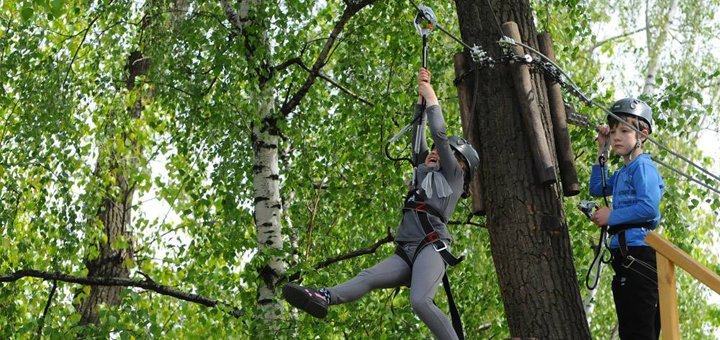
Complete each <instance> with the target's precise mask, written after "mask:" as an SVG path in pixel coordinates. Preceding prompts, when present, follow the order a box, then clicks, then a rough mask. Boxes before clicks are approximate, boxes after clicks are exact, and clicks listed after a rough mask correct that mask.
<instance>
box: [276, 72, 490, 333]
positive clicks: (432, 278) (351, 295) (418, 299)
mask: <svg viewBox="0 0 720 340" xmlns="http://www.w3.org/2000/svg"><path fill="white" fill-rule="evenodd" d="M430 76H431V75H430V72H429V71H428V70H427V69H425V68H421V69H420V70H419V72H418V78H417V80H418V94H419V99H418V105H416V106H415V119H414V121H413V137H412V138H413V139H412V150H413V155H412V161H413V166H414V175H413V181H412V182H411V183H410V192H409V193H408V195H407V196H406V199H405V205H404V207H403V217H402V221H401V222H400V226H399V227H398V230H397V234H396V236H395V242H396V243H397V248H396V251H395V254H394V255H392V256H390V257H388V258H386V259H385V260H384V261H382V262H380V263H378V264H376V265H375V266H373V267H371V268H368V269H365V270H363V271H362V272H360V273H359V274H358V275H357V276H356V277H355V278H353V279H351V280H349V281H347V282H344V283H341V284H339V285H336V286H334V287H330V288H321V289H318V290H316V289H313V288H309V287H303V286H300V285H297V284H293V283H289V284H287V285H286V286H285V287H284V288H283V296H284V297H285V299H286V300H287V301H288V303H290V304H291V305H293V306H295V307H297V308H299V309H302V310H304V311H306V312H308V313H309V314H310V315H312V316H315V317H318V318H323V317H325V315H326V314H327V308H328V306H329V305H337V304H341V303H347V302H351V301H354V300H357V299H359V298H360V297H362V296H363V295H365V294H367V293H369V292H370V291H371V290H374V289H379V288H396V287H400V286H403V285H405V286H410V304H411V305H412V308H413V311H415V313H416V314H417V316H418V317H419V318H420V320H422V321H423V322H424V323H425V324H426V325H427V326H428V327H429V328H430V331H431V332H432V333H433V335H434V336H435V337H437V338H438V339H459V338H463V333H462V325H461V324H460V320H459V315H458V314H457V311H456V309H455V308H453V307H454V302H450V303H451V314H453V315H452V316H453V323H452V324H451V322H450V321H449V320H448V318H447V316H445V314H444V313H443V312H442V311H441V310H440V309H439V308H438V307H437V306H436V305H435V303H434V302H433V298H434V296H435V293H436V292H437V289H438V287H439V285H440V282H441V280H443V281H444V282H445V284H444V286H445V289H446V292H448V289H449V283H448V282H447V276H446V275H445V270H446V267H447V265H454V264H456V263H458V262H459V260H458V259H456V258H455V257H453V256H452V255H451V254H450V252H449V250H450V248H449V246H450V242H451V236H450V232H449V231H448V228H447V226H446V223H447V221H448V218H449V217H450V216H451V215H452V213H453V211H454V210H455V206H456V204H457V202H458V200H459V199H460V197H461V196H463V194H464V193H465V194H466V193H467V192H468V186H469V183H470V179H471V178H472V175H473V171H474V170H475V169H476V168H477V165H478V163H479V162H480V159H479V157H478V154H477V152H476V151H475V149H474V148H473V147H472V146H471V145H470V144H469V143H468V142H466V141H465V140H464V139H462V138H459V137H454V136H451V137H448V136H447V134H446V126H445V120H444V118H443V115H442V111H441V110H440V105H439V103H438V99H437V96H436V95H435V91H434V90H433V88H432V86H431V85H430ZM423 98H424V100H425V101H426V103H425V104H426V105H423V104H421V103H423ZM426 120H427V123H428V124H429V127H430V133H431V135H432V139H433V142H434V146H433V149H432V150H428V147H427V141H426V138H425V124H426ZM448 301H452V296H451V295H450V294H449V295H448ZM453 310H454V312H453Z"/></svg>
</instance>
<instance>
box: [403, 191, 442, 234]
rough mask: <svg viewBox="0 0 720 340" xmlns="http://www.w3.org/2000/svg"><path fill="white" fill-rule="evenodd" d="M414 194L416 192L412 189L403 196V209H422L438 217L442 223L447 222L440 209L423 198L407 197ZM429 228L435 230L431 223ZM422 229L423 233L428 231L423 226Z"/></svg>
mask: <svg viewBox="0 0 720 340" xmlns="http://www.w3.org/2000/svg"><path fill="white" fill-rule="evenodd" d="M415 194H416V192H415V191H414V190H413V191H411V192H409V193H408V196H407V197H406V198H405V205H404V206H403V210H415V211H424V212H426V213H428V214H430V215H433V216H435V217H437V218H439V219H440V220H441V221H442V223H447V219H446V218H445V216H443V214H442V213H441V212H440V211H438V210H437V209H435V208H433V206H431V205H429V204H427V203H425V201H424V200H423V199H418V200H415V201H410V200H409V198H410V197H411V196H412V195H415ZM416 198H422V197H418V196H416ZM420 222H422V221H420ZM430 230H431V231H432V230H435V229H433V228H432V225H431V229H430ZM423 231H425V234H427V233H428V230H426V229H425V227H424V226H423Z"/></svg>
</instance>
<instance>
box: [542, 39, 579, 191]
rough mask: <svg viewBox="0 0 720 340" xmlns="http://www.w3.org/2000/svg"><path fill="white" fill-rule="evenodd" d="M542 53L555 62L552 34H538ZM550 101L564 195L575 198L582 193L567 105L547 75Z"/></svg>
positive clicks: (558, 86) (558, 87) (557, 85)
mask: <svg viewBox="0 0 720 340" xmlns="http://www.w3.org/2000/svg"><path fill="white" fill-rule="evenodd" d="M538 44H539V45H540V46H539V47H540V52H541V53H542V54H544V55H545V56H547V57H548V59H550V60H552V61H553V62H555V51H554V50H553V43H552V37H550V33H541V34H538ZM545 84H546V85H547V94H548V100H549V102H550V116H551V117H552V123H553V135H554V136H555V152H556V153H557V157H558V165H559V167H560V180H561V183H562V188H563V194H564V195H565V196H566V197H570V196H575V195H577V194H579V193H580V183H579V182H578V176H577V171H576V170H575V155H573V150H572V145H571V144H570V133H569V132H568V124H567V115H566V113H565V103H564V102H563V99H562V91H561V90H560V84H558V83H557V82H556V81H555V80H553V79H552V78H551V77H550V76H548V75H547V74H546V75H545Z"/></svg>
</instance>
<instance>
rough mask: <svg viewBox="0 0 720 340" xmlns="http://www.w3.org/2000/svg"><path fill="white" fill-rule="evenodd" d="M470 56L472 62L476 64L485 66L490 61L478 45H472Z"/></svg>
mask: <svg viewBox="0 0 720 340" xmlns="http://www.w3.org/2000/svg"><path fill="white" fill-rule="evenodd" d="M470 56H471V57H472V60H473V62H476V63H483V64H485V63H487V62H488V61H489V60H490V57H488V55H487V52H485V51H484V50H483V49H482V48H480V46H478V45H473V47H472V48H471V49H470Z"/></svg>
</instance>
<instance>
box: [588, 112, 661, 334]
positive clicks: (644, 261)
mask: <svg viewBox="0 0 720 340" xmlns="http://www.w3.org/2000/svg"><path fill="white" fill-rule="evenodd" d="M610 112H612V113H613V114H614V115H615V116H613V115H608V117H607V120H608V125H609V126H608V125H601V126H599V127H598V145H599V148H598V159H603V157H604V155H603V153H604V152H605V150H606V149H605V145H606V144H605V143H609V146H611V147H612V150H613V152H615V153H617V154H618V155H620V156H622V159H623V163H624V166H623V167H622V168H620V170H618V171H617V172H615V173H614V174H613V175H612V176H610V177H609V178H607V180H605V168H604V167H602V166H601V165H599V164H595V165H593V168H592V175H591V177H590V194H591V195H592V196H595V197H602V196H608V195H612V196H613V197H614V200H613V204H612V205H613V207H612V209H610V208H608V207H602V208H599V209H598V210H597V211H595V213H594V214H593V215H592V221H593V223H595V224H597V225H598V226H609V229H608V233H609V234H610V235H612V236H613V237H612V240H611V241H610V252H611V254H612V267H613V269H614V271H615V276H614V277H613V280H612V292H613V299H614V300H615V312H616V313H617V317H618V324H619V333H620V338H621V339H657V338H658V336H659V334H660V313H659V311H658V284H657V274H656V262H655V250H654V249H652V248H651V247H650V246H648V245H647V243H645V241H644V240H645V236H646V235H647V232H648V230H651V229H655V228H656V227H657V225H658V223H659V221H660V208H659V207H660V199H661V197H662V193H663V189H664V187H665V186H664V184H663V180H662V178H661V177H660V174H659V173H658V171H657V168H656V167H655V164H654V163H653V162H652V159H651V158H650V156H649V155H648V154H645V153H643V143H644V142H645V139H646V137H645V136H643V135H642V134H640V133H638V132H636V131H635V130H633V129H632V128H630V127H629V126H627V125H626V124H624V123H623V122H620V121H619V120H618V118H619V119H622V120H623V121H624V122H626V123H627V124H630V125H631V126H634V127H636V128H637V129H638V130H639V131H642V132H643V133H644V134H645V135H648V134H650V133H651V132H652V123H653V119H652V111H651V110H650V107H649V106H648V105H647V104H645V103H644V102H642V101H640V100H638V99H634V98H624V99H621V100H618V101H617V102H615V104H613V106H612V108H611V109H610Z"/></svg>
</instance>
